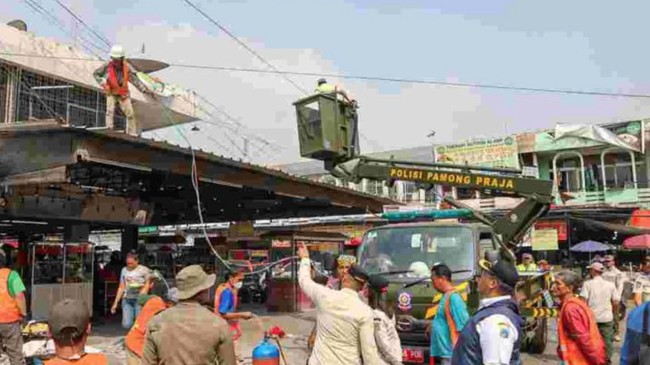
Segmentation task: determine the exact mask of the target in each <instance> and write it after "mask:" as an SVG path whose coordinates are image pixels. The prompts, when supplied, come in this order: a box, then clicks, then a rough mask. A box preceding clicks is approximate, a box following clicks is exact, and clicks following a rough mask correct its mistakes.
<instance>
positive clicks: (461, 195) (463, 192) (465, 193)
mask: <svg viewBox="0 0 650 365" xmlns="http://www.w3.org/2000/svg"><path fill="white" fill-rule="evenodd" d="M456 197H457V199H475V198H476V190H474V189H467V188H457V189H456Z"/></svg>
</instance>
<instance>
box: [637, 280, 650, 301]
mask: <svg viewBox="0 0 650 365" xmlns="http://www.w3.org/2000/svg"><path fill="white" fill-rule="evenodd" d="M633 292H634V294H638V293H641V302H642V303H645V302H650V275H646V274H641V275H639V277H637V278H636V280H634V289H633Z"/></svg>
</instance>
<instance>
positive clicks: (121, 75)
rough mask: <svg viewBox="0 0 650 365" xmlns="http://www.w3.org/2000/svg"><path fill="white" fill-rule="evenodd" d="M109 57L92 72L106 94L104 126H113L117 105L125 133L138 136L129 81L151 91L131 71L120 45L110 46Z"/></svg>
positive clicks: (142, 89)
mask: <svg viewBox="0 0 650 365" xmlns="http://www.w3.org/2000/svg"><path fill="white" fill-rule="evenodd" d="M110 59H111V60H110V61H109V62H108V63H105V64H104V65H102V66H101V67H99V68H98V69H97V70H95V72H94V74H93V75H94V77H95V80H96V81H97V83H99V84H100V85H102V88H103V89H104V93H105V94H106V127H107V128H108V129H113V128H114V127H115V106H116V105H119V106H120V109H121V110H122V112H123V113H124V115H125V116H126V133H127V134H129V135H132V136H138V134H139V129H138V121H137V119H136V117H135V111H134V110H133V103H132V102H131V94H130V92H129V82H130V83H132V84H133V85H135V87H136V88H137V89H138V90H140V91H141V92H142V93H144V94H148V95H153V93H152V92H151V91H150V90H149V89H147V87H146V86H145V85H144V84H143V83H142V82H141V81H140V79H139V78H138V77H137V75H136V74H135V72H133V70H132V67H131V65H130V64H129V62H128V61H127V60H126V59H125V54H124V49H123V48H122V46H119V45H115V46H113V47H112V48H111V52H110Z"/></svg>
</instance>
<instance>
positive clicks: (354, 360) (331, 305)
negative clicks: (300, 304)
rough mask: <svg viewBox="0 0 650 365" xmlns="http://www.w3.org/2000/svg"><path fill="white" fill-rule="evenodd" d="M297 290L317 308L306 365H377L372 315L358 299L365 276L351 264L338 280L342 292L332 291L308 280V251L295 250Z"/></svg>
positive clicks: (365, 274) (302, 247)
mask: <svg viewBox="0 0 650 365" xmlns="http://www.w3.org/2000/svg"><path fill="white" fill-rule="evenodd" d="M298 257H300V268H299V270H298V284H299V285H300V289H302V291H303V292H304V293H305V294H306V295H307V296H308V297H309V299H311V301H312V302H314V304H315V305H316V310H317V321H316V323H317V328H318V330H317V331H316V341H315V343H314V349H313V351H312V353H311V356H310V358H309V365H339V364H340V365H361V364H364V365H377V364H379V352H378V351H377V345H376V344H375V337H374V313H373V311H372V309H371V308H370V307H369V306H368V305H367V304H365V303H363V302H362V301H361V299H360V298H359V292H360V291H361V290H363V288H364V287H365V286H366V283H367V281H368V274H367V273H365V272H364V271H363V270H362V269H361V268H360V267H358V266H356V265H353V266H352V267H350V269H349V270H348V272H347V273H346V274H345V275H344V276H343V277H342V278H341V290H332V289H329V288H327V287H324V286H322V285H319V284H317V283H315V282H314V281H313V280H312V278H311V275H310V274H311V273H310V264H311V261H310V260H309V251H308V250H307V248H306V247H305V246H304V244H301V245H300V246H299V247H298Z"/></svg>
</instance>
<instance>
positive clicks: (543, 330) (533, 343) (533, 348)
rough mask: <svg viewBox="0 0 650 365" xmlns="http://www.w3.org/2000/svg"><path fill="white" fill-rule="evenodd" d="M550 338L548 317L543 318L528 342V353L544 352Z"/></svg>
mask: <svg viewBox="0 0 650 365" xmlns="http://www.w3.org/2000/svg"><path fill="white" fill-rule="evenodd" d="M547 339H548V319H542V320H541V321H540V323H539V326H537V329H535V332H534V333H533V336H532V337H531V338H530V342H529V343H528V353H530V354H543V353H544V350H546V341H547Z"/></svg>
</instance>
